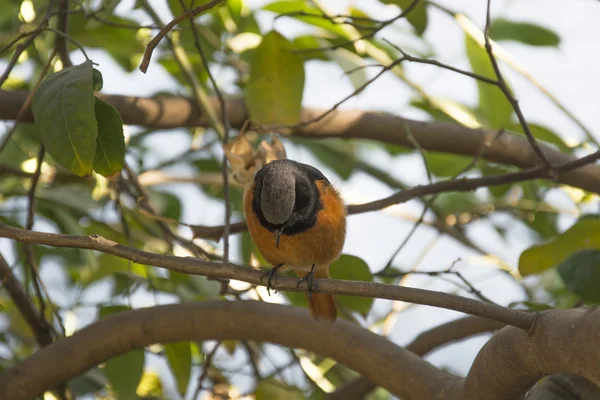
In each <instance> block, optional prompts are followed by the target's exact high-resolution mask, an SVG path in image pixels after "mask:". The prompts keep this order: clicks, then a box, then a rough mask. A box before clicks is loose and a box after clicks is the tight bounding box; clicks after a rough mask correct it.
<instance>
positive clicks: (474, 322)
mask: <svg viewBox="0 0 600 400" xmlns="http://www.w3.org/2000/svg"><path fill="white" fill-rule="evenodd" d="M502 327H504V324H501V323H499V322H496V321H491V320H489V319H485V318H480V317H472V316H470V317H464V318H459V319H455V320H453V321H450V322H447V323H445V324H442V325H439V326H436V327H435V328H432V329H430V330H428V331H425V332H423V333H421V334H420V335H419V336H417V337H416V338H415V339H414V340H413V341H412V342H411V343H409V344H408V345H407V346H406V350H410V351H412V352H413V353H415V354H416V355H418V356H421V357H422V356H424V355H425V354H427V353H430V352H432V351H434V350H437V349H439V348H440V347H443V346H446V345H449V344H451V343H453V342H456V341H459V340H463V339H465V338H468V337H471V336H475V335H479V334H482V333H486V332H491V331H494V330H496V329H500V328H502ZM376 387H377V385H375V384H373V383H371V382H370V381H369V380H368V379H367V378H366V377H364V376H361V377H359V378H356V379H354V380H352V381H350V382H348V383H347V384H345V385H344V386H342V387H340V388H339V389H337V390H336V391H335V392H333V393H331V394H329V395H328V396H327V400H350V399H364V398H365V396H366V395H367V394H369V392H371V391H372V390H373V389H375V388H376Z"/></svg>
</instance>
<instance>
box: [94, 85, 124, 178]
mask: <svg viewBox="0 0 600 400" xmlns="http://www.w3.org/2000/svg"><path fill="white" fill-rule="evenodd" d="M95 99H96V104H95V107H94V110H95V112H96V120H97V122H98V137H97V138H96V156H95V157H94V171H96V172H97V173H99V174H100V175H102V176H107V177H108V176H112V175H114V174H117V173H119V172H121V170H122V169H123V165H124V164H125V137H124V136H123V120H121V116H120V115H119V113H118V112H117V110H115V109H114V107H113V106H111V105H110V104H107V103H105V102H104V101H102V100H100V99H99V98H97V97H96V98H95Z"/></svg>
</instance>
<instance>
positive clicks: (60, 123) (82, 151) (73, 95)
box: [31, 61, 98, 176]
mask: <svg viewBox="0 0 600 400" xmlns="http://www.w3.org/2000/svg"><path fill="white" fill-rule="evenodd" d="M31 109H32V111H33V116H34V120H35V124H36V126H37V128H38V130H39V132H40V134H41V138H42V142H43V143H44V146H46V150H47V151H48V153H50V154H52V157H54V159H55V160H56V161H57V162H58V163H59V164H60V165H61V166H62V167H63V168H65V169H66V170H67V171H70V172H73V173H74V174H76V175H79V176H84V175H90V174H91V173H92V169H93V164H94V157H95V154H96V137H97V135H98V126H97V124H96V117H95V113H94V92H93V89H92V62H91V61H85V62H84V63H82V64H79V65H75V66H72V67H68V68H65V69H63V70H61V71H60V72H57V73H55V74H52V75H50V76H49V77H47V78H46V79H44V81H42V84H41V85H40V87H39V89H38V90H37V92H36V94H35V95H34V97H33V103H32V107H31Z"/></svg>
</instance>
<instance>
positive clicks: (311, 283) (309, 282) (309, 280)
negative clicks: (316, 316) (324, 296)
mask: <svg viewBox="0 0 600 400" xmlns="http://www.w3.org/2000/svg"><path fill="white" fill-rule="evenodd" d="M302 282H306V291H307V292H308V297H309V298H310V297H311V295H312V291H313V289H314V287H315V264H313V265H312V268H311V269H310V272H309V273H308V274H306V275H305V276H304V277H302V278H300V279H299V280H298V284H297V285H296V287H299V286H300V284H301V283H302Z"/></svg>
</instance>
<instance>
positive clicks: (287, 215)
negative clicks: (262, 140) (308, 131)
mask: <svg viewBox="0 0 600 400" xmlns="http://www.w3.org/2000/svg"><path fill="white" fill-rule="evenodd" d="M244 214H245V217H246V223H247V225H248V231H249V232H250V235H251V236H252V239H253V240H254V243H256V246H257V247H258V250H259V251H260V253H261V254H262V255H263V257H264V258H265V260H267V261H268V262H269V263H271V264H272V265H274V267H273V268H271V269H270V270H269V271H267V272H266V273H265V274H264V275H263V276H266V277H268V284H267V288H270V286H271V281H272V279H273V277H274V276H275V275H276V274H277V270H279V269H280V268H281V267H285V268H286V269H287V268H291V269H292V270H294V272H295V273H296V274H297V275H298V276H300V277H301V279H300V281H299V282H298V285H300V283H301V282H303V281H306V284H307V289H308V293H307V294H308V304H309V310H310V312H311V314H312V316H313V318H315V319H317V320H325V321H330V322H333V321H335V319H336V317H337V311H336V307H335V303H334V299H333V296H332V295H330V294H326V293H311V289H312V286H313V283H314V278H319V279H321V278H325V279H326V278H329V266H330V265H331V263H332V262H333V261H335V260H337V259H338V258H339V256H340V253H341V252H342V248H343V247H344V241H345V239H346V207H345V205H344V202H343V200H342V198H341V197H340V194H339V193H338V191H337V190H336V189H335V188H334V187H333V186H332V185H331V183H330V182H329V180H328V179H327V178H326V177H325V175H323V174H322V173H321V171H319V170H318V169H316V168H314V167H311V166H310V165H306V164H302V163H299V162H296V161H292V160H286V159H283V160H275V161H272V162H270V163H268V164H266V165H265V166H264V167H262V168H261V169H260V170H259V171H258V172H257V173H256V175H255V176H254V181H253V182H251V183H250V184H249V185H247V187H246V189H245V192H244Z"/></svg>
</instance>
